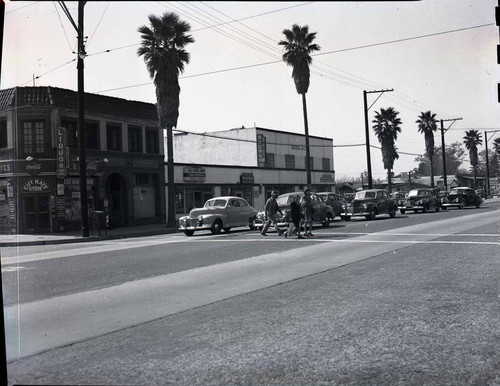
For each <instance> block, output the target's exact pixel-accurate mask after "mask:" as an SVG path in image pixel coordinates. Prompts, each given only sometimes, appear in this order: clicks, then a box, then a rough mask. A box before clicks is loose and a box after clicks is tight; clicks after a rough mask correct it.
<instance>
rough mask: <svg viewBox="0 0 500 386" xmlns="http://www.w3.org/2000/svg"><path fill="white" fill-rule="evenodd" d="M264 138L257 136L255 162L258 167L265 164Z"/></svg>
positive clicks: (261, 135) (262, 135)
mask: <svg viewBox="0 0 500 386" xmlns="http://www.w3.org/2000/svg"><path fill="white" fill-rule="evenodd" d="M266 151H267V150H266V137H265V136H264V134H257V162H258V164H259V166H264V164H265V163H266Z"/></svg>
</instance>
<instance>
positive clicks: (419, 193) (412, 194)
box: [408, 189, 425, 197]
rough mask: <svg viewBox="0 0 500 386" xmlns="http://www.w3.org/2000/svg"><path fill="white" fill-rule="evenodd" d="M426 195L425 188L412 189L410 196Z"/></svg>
mask: <svg viewBox="0 0 500 386" xmlns="http://www.w3.org/2000/svg"><path fill="white" fill-rule="evenodd" d="M415 196H425V190H416V189H415V190H410V193H408V197H415Z"/></svg>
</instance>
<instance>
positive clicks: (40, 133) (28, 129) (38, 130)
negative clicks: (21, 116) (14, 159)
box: [22, 120, 49, 157]
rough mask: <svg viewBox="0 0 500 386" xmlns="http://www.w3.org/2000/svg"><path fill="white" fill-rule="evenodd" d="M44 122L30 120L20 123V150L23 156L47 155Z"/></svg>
mask: <svg viewBox="0 0 500 386" xmlns="http://www.w3.org/2000/svg"><path fill="white" fill-rule="evenodd" d="M46 136H47V133H46V132H45V122H44V121H43V120H32V121H23V122H22V141H23V145H22V149H23V152H24V156H32V157H36V156H44V155H46V154H47V150H48V146H47V144H48V143H49V141H48V140H47V138H46Z"/></svg>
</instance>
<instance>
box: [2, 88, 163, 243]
mask: <svg viewBox="0 0 500 386" xmlns="http://www.w3.org/2000/svg"><path fill="white" fill-rule="evenodd" d="M77 101H78V99H77V93H76V92H74V91H72V90H66V89H60V88H54V87H16V88H11V89H6V90H0V232H2V233H7V232H8V233H51V232H62V231H66V230H76V229H80V228H81V212H80V210H81V209H80V208H81V205H80V174H79V152H78V125H77V116H78V112H77V106H78V104H77V103H78V102H77ZM85 134H86V141H85V149H86V150H85V152H86V164H87V165H86V174H87V196H88V208H89V221H90V222H91V224H90V225H91V227H92V221H93V219H95V215H94V213H95V212H98V213H99V212H101V213H102V212H104V213H105V215H106V219H107V223H108V225H109V226H112V227H120V226H128V225H139V224H150V223H162V222H164V221H165V217H166V209H165V190H164V186H165V172H164V155H163V154H164V152H163V133H162V130H160V129H159V127H158V117H157V113H156V107H155V105H153V104H150V103H143V102H136V101H128V100H124V99H119V98H112V97H107V96H101V95H95V94H85Z"/></svg>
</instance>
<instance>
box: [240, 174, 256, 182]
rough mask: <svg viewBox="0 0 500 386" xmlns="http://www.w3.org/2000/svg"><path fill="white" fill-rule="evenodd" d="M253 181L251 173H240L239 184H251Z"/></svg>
mask: <svg viewBox="0 0 500 386" xmlns="http://www.w3.org/2000/svg"><path fill="white" fill-rule="evenodd" d="M254 182H255V178H254V176H253V173H241V175H240V184H247V185H248V184H250V185H253V184H254Z"/></svg>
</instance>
